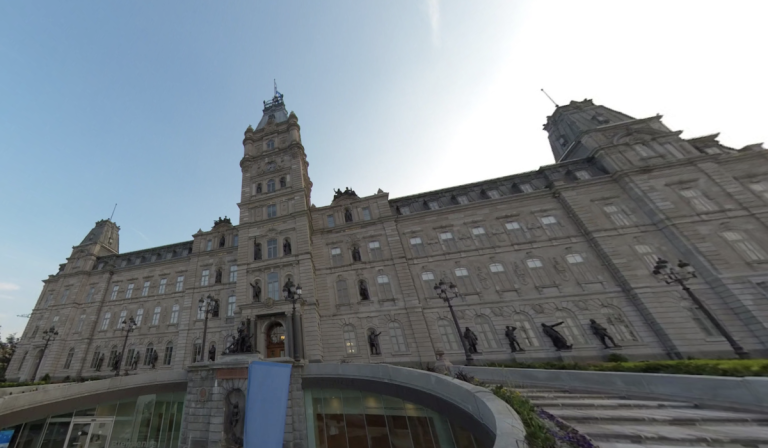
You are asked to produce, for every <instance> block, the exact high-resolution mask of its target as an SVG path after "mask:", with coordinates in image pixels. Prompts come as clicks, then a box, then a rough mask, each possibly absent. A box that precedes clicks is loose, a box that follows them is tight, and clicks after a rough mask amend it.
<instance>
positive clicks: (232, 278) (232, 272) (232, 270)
mask: <svg viewBox="0 0 768 448" xmlns="http://www.w3.org/2000/svg"><path fill="white" fill-rule="evenodd" d="M236 281H237V265H236V264H235V265H232V266H230V267H229V282H230V283H234V282H236Z"/></svg>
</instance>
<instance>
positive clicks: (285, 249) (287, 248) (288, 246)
mask: <svg viewBox="0 0 768 448" xmlns="http://www.w3.org/2000/svg"><path fill="white" fill-rule="evenodd" d="M283 255H291V242H290V241H288V238H286V239H285V241H283Z"/></svg>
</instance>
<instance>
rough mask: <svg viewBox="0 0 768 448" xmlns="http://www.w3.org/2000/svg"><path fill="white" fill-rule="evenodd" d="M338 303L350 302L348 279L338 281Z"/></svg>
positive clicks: (346, 303) (345, 303)
mask: <svg viewBox="0 0 768 448" xmlns="http://www.w3.org/2000/svg"><path fill="white" fill-rule="evenodd" d="M336 303H338V304H340V305H348V304H349V291H348V290H347V281H346V280H344V279H341V280H337V281H336Z"/></svg>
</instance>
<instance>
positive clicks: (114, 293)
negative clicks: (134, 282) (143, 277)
mask: <svg viewBox="0 0 768 448" xmlns="http://www.w3.org/2000/svg"><path fill="white" fill-rule="evenodd" d="M119 290H120V285H115V286H113V287H112V295H111V296H110V297H109V300H115V299H116V298H117V292H118V291H119Z"/></svg>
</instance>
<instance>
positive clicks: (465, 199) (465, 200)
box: [456, 194, 469, 205]
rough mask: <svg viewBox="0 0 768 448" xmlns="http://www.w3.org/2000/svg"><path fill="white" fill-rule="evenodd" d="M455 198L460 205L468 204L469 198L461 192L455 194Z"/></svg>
mask: <svg viewBox="0 0 768 448" xmlns="http://www.w3.org/2000/svg"><path fill="white" fill-rule="evenodd" d="M456 200H457V201H459V204H461V205H464V204H469V198H468V197H467V196H466V195H463V194H461V195H459V196H456Z"/></svg>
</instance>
